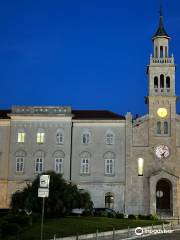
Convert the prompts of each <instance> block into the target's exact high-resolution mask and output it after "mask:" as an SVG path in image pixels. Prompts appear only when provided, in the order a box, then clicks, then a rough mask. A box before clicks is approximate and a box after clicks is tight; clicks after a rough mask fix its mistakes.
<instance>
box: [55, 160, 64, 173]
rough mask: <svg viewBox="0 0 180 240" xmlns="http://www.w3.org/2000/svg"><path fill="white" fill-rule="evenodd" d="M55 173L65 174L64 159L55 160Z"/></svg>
mask: <svg viewBox="0 0 180 240" xmlns="http://www.w3.org/2000/svg"><path fill="white" fill-rule="evenodd" d="M55 172H56V173H63V158H55Z"/></svg>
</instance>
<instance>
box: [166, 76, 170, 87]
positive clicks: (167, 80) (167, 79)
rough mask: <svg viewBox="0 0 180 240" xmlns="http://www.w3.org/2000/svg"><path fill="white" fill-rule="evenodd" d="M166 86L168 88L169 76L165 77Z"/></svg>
mask: <svg viewBox="0 0 180 240" xmlns="http://www.w3.org/2000/svg"><path fill="white" fill-rule="evenodd" d="M166 88H170V77H166Z"/></svg>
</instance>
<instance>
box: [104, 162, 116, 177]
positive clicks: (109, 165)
mask: <svg viewBox="0 0 180 240" xmlns="http://www.w3.org/2000/svg"><path fill="white" fill-rule="evenodd" d="M105 174H114V159H105Z"/></svg>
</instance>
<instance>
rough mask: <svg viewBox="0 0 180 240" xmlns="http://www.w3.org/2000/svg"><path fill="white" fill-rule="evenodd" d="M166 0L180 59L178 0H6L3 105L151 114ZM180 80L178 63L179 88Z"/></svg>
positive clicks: (1, 44)
mask: <svg viewBox="0 0 180 240" xmlns="http://www.w3.org/2000/svg"><path fill="white" fill-rule="evenodd" d="M160 2H161V3H162V4H163V13H164V21H165V27H166V30H167V32H168V34H169V35H170V36H171V37H172V41H171V49H172V51H173V53H174V56H175V61H176V64H177V65H180V44H179V43H180V27H179V26H180V2H179V1H177V0H161V1H160V0H149V1H145V0H138V1H134V0H126V1H123V0H122V1H121V0H59V1H54V0H51V1H50V0H48V1H46V0H43V1H40V0H27V1H23V0H6V1H0V81H1V95H0V108H10V107H11V106H12V105H71V106H72V107H73V108H74V109H108V110H111V111H114V112H117V113H121V114H125V113H126V112H127V111H131V112H132V113H133V114H135V113H139V114H143V113H145V112H146V105H145V103H144V96H146V95H147V86H148V82H147V76H146V65H147V64H148V63H149V56H150V53H151V52H152V42H151V37H152V35H153V34H154V32H155V31H156V29H157V25H158V22H159V13H158V11H159V6H160ZM179 81H180V69H179V68H178V66H177V72H176V93H177V95H178V93H179V94H180V82H179ZM177 110H178V112H180V104H178V107H177Z"/></svg>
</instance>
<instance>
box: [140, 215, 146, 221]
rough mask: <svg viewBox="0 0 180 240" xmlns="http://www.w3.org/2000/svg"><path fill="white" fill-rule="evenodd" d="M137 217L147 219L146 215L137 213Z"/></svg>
mask: <svg viewBox="0 0 180 240" xmlns="http://www.w3.org/2000/svg"><path fill="white" fill-rule="evenodd" d="M138 219H140V220H147V216H146V215H141V214H139V215H138Z"/></svg>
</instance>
